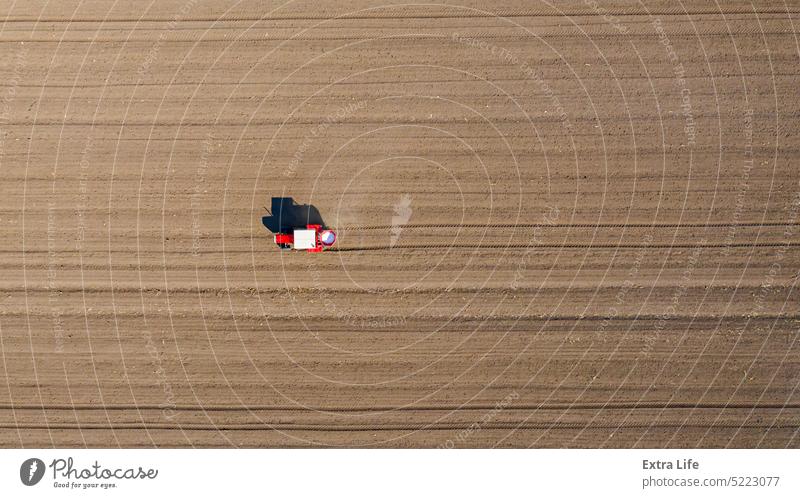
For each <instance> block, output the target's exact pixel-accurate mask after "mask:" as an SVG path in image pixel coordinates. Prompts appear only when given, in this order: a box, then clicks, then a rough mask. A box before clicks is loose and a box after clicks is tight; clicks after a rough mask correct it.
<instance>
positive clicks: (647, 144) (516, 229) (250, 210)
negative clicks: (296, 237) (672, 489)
mask: <svg viewBox="0 0 800 498" xmlns="http://www.w3.org/2000/svg"><path fill="white" fill-rule="evenodd" d="M343 3H344V4H346V5H342V4H343ZM267 4H268V5H266V6H265V5H264V2H256V1H252V0H248V1H241V2H240V1H233V0H216V1H214V2H201V1H193V0H165V1H160V2H155V3H153V4H152V6H151V7H150V8H149V9H148V10H146V11H140V10H138V9H141V7H135V5H138V3H136V2H116V3H115V2H107V1H98V0H91V1H85V0H84V1H81V2H77V1H76V2H72V1H63V2H45V1H44V0H39V1H26V2H3V3H2V7H1V9H2V13H3V18H4V21H2V22H0V68H1V69H0V73H1V74H3V81H0V130H2V135H0V139H1V140H2V141H1V142H0V174H1V175H2V178H3V180H2V183H0V188H2V192H0V194H1V197H0V231H1V232H0V235H2V239H3V245H2V248H1V249H0V252H2V255H1V256H0V266H1V267H2V279H1V280H2V283H1V284H0V285H1V286H2V290H0V301H1V302H2V306H1V307H0V356H2V369H0V427H2V430H1V431H0V445H2V446H7V447H20V446H25V447H33V446H40V447H41V446H45V447H46V446H51V445H56V446H114V447H115V446H126V447H127V446H195V447H200V446H381V447H382V446H390V447H437V446H443V447H576V446H580V447H696V446H697V447H800V434H798V428H800V393H799V392H798V385H800V344H799V343H798V339H799V338H800V334H799V333H798V331H799V328H798V327H799V326H800V314H799V311H800V310H798V298H797V291H796V289H795V285H796V283H797V277H798V275H799V274H800V252H799V251H798V244H800V227H798V224H799V223H800V185H798V180H800V173H798V156H800V149H798V145H799V143H798V140H797V130H798V119H799V116H800V100H798V99H797V84H798V75H799V74H800V72H798V67H800V66H799V65H798V64H799V61H798V58H799V57H800V45H798V41H797V40H798V38H797V34H796V32H797V26H796V23H797V15H798V6H797V4H796V3H795V2H784V1H760V2H756V3H755V6H754V4H753V3H751V2H749V1H738V0H735V1H730V2H723V3H718V2H711V1H696V2H690V3H689V4H688V5H685V6H683V7H681V6H680V3H677V4H676V3H675V2H667V1H648V2H645V3H640V2H634V1H619V0H612V1H608V2H597V4H598V5H600V6H601V7H602V9H604V10H598V9H597V8H595V7H593V6H594V5H595V2H581V1H577V0H575V1H557V2H555V3H553V4H552V6H547V4H546V3H545V2H528V1H523V0H502V1H499V2H477V1H475V0H467V1H461V2H458V5H451V6H444V5H441V6H435V5H430V6H408V5H405V6H404V5H402V4H401V3H399V2H386V1H385V0H380V1H372V0H352V1H349V2H329V5H330V6H327V7H325V6H322V7H320V6H319V2H318V1H310V0H308V1H295V2H290V3H288V4H287V5H285V6H281V5H280V2H267ZM489 5H490V6H489ZM787 6H788V7H787ZM273 197H292V198H294V200H295V201H296V202H297V203H300V204H310V205H313V206H315V207H316V208H317V209H318V210H319V213H320V215H321V216H322V217H323V218H324V221H325V223H326V224H327V225H328V226H331V227H336V228H338V230H339V236H340V239H339V242H338V244H337V246H338V249H339V250H338V251H330V252H326V253H323V254H308V253H299V252H281V251H279V250H277V249H276V247H275V246H274V244H273V243H272V234H271V233H270V232H269V231H268V230H267V229H266V228H265V227H264V226H263V225H262V216H265V215H267V214H268V213H267V212H266V211H265V206H266V207H270V201H271V198H273Z"/></svg>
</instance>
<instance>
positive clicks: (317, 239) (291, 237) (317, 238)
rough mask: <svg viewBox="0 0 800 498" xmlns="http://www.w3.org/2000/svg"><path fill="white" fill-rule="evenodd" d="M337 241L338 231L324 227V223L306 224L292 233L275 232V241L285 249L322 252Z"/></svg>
mask: <svg viewBox="0 0 800 498" xmlns="http://www.w3.org/2000/svg"><path fill="white" fill-rule="evenodd" d="M335 242H336V232H334V231H333V230H327V229H323V228H322V225H306V227H305V228H295V229H293V230H292V232H291V233H278V234H275V243H276V244H278V247H280V248H281V249H283V250H291V249H294V250H298V251H308V252H322V251H324V250H325V249H327V248H329V247H331V246H332V245H333V244H334V243H335Z"/></svg>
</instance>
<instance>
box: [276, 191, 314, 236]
mask: <svg viewBox="0 0 800 498" xmlns="http://www.w3.org/2000/svg"><path fill="white" fill-rule="evenodd" d="M269 212H270V214H269V215H268V216H264V217H262V218H261V223H262V224H263V225H264V226H265V227H266V228H267V230H269V231H270V232H272V233H286V232H288V231H290V230H291V229H292V228H297V227H305V226H306V225H322V226H323V227H325V226H326V225H325V222H324V221H323V219H322V215H321V214H319V210H318V209H317V208H315V207H314V206H312V205H311V204H297V203H295V202H294V199H293V198H292V197H273V198H272V203H271V209H270V210H269Z"/></svg>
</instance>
